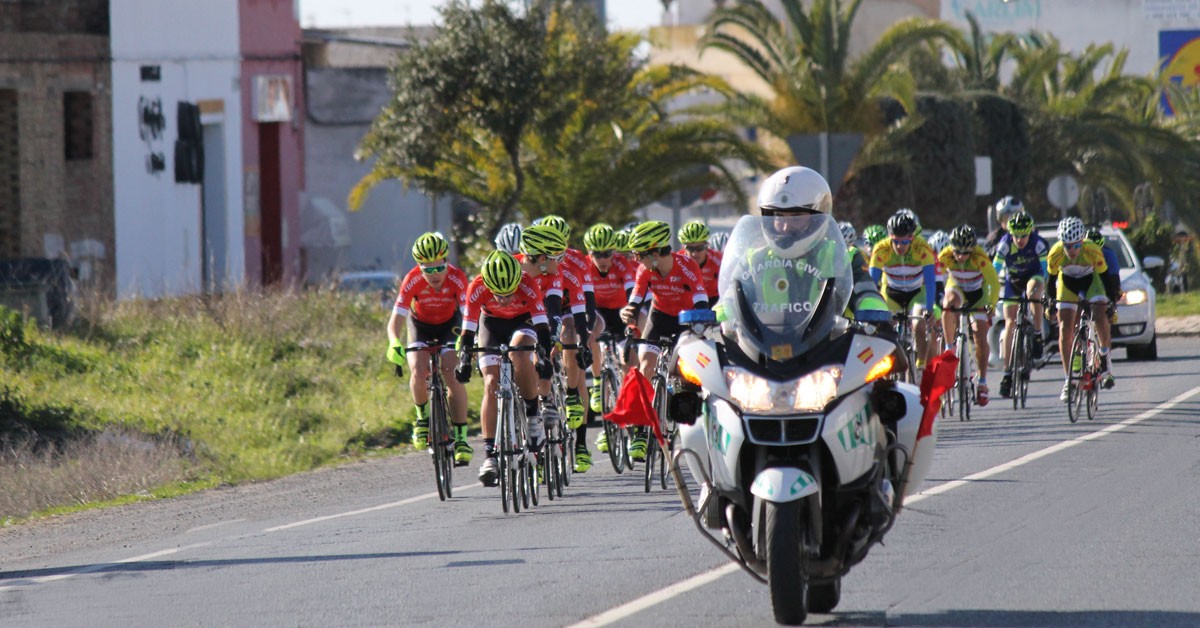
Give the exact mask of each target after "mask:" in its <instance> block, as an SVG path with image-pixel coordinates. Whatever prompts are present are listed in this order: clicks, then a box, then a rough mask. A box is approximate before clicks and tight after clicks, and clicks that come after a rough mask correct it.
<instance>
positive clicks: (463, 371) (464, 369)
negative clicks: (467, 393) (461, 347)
mask: <svg viewBox="0 0 1200 628" xmlns="http://www.w3.org/2000/svg"><path fill="white" fill-rule="evenodd" d="M454 379H457V380H458V381H460V382H462V383H464V384H465V383H467V382H469V381H471V354H470V353H468V352H466V351H463V352H461V353H459V354H458V367H457V368H455V369H454Z"/></svg>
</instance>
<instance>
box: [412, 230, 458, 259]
mask: <svg viewBox="0 0 1200 628" xmlns="http://www.w3.org/2000/svg"><path fill="white" fill-rule="evenodd" d="M449 254H450V244H449V243H447V242H446V238H444V237H442V234H440V233H425V234H422V235H421V237H419V238H417V241H416V242H413V247H412V256H413V259H415V260H417V263H418V264H428V263H430V262H436V261H438V260H440V259H445V258H446V256H447V255H449Z"/></svg>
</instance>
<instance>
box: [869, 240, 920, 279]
mask: <svg viewBox="0 0 1200 628" xmlns="http://www.w3.org/2000/svg"><path fill="white" fill-rule="evenodd" d="M933 262H934V255H933V249H932V248H930V246H929V244H928V243H927V242H925V239H924V238H921V237H916V238H913V242H912V244H911V245H909V247H908V253H905V254H904V255H900V254H898V253H896V249H894V248H892V242H891V240H889V239H887V238H884V239H883V240H880V241H879V242H877V243H875V248H874V249H871V261H870V263H869V266H870V267H871V268H878V269H880V270H882V271H883V281H884V282H886V283H887V286H888V287H889V288H891V289H892V290H898V291H900V292H913V291H916V290H920V289H921V288H923V287H924V286H925V277H924V274H923V273H924V272H925V267H926V266H929V265H931V264H933Z"/></svg>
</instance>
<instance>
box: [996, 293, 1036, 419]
mask: <svg viewBox="0 0 1200 628" xmlns="http://www.w3.org/2000/svg"><path fill="white" fill-rule="evenodd" d="M1001 301H1004V302H1008V303H1016V304H1017V318H1016V321H1017V324H1016V329H1014V330H1011V331H1010V332H1009V333H1010V334H1015V336H1014V337H1013V338H1012V339H1011V345H1010V346H1011V347H1012V348H1011V349H1010V350H1009V353H1010V356H1009V360H1010V362H1009V368H1008V372H1010V373H1012V388H1010V389H1009V394H1011V395H1012V402H1013V410H1016V409H1017V408H1024V407H1025V401H1026V398H1027V397H1028V395H1029V378H1030V375H1031V374H1032V373H1033V370H1034V368H1036V364H1035V362H1036V360H1035V359H1034V357H1033V339H1034V331H1033V325H1034V323H1033V318H1032V316H1031V314H1030V309H1029V305H1030V304H1031V303H1043V304H1044V303H1045V300H1044V299H1030V298H1029V297H1027V296H1025V295H1021V296H1018V297H1008V298H1004V299H1001Z"/></svg>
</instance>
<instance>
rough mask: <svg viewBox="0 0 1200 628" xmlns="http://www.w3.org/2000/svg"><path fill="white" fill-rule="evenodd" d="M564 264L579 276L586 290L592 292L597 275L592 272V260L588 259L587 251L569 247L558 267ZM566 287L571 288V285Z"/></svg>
mask: <svg viewBox="0 0 1200 628" xmlns="http://www.w3.org/2000/svg"><path fill="white" fill-rule="evenodd" d="M564 265H566V267H567V268H568V269H570V270H571V271H572V272H574V273H575V275H576V276H577V277H579V281H580V283H581V284H583V291H584V292H592V291H593V290H594V289H595V288H594V284H593V279H595V275H593V274H592V262H591V260H589V259H588V256H587V253H584V252H582V251H580V250H579V249H567V250H566V254H565V255H564V256H563V261H561V262H559V263H558V267H559V268H562V267H563V266H564ZM565 287H566V289H567V290H570V289H571V287H570V286H565Z"/></svg>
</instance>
